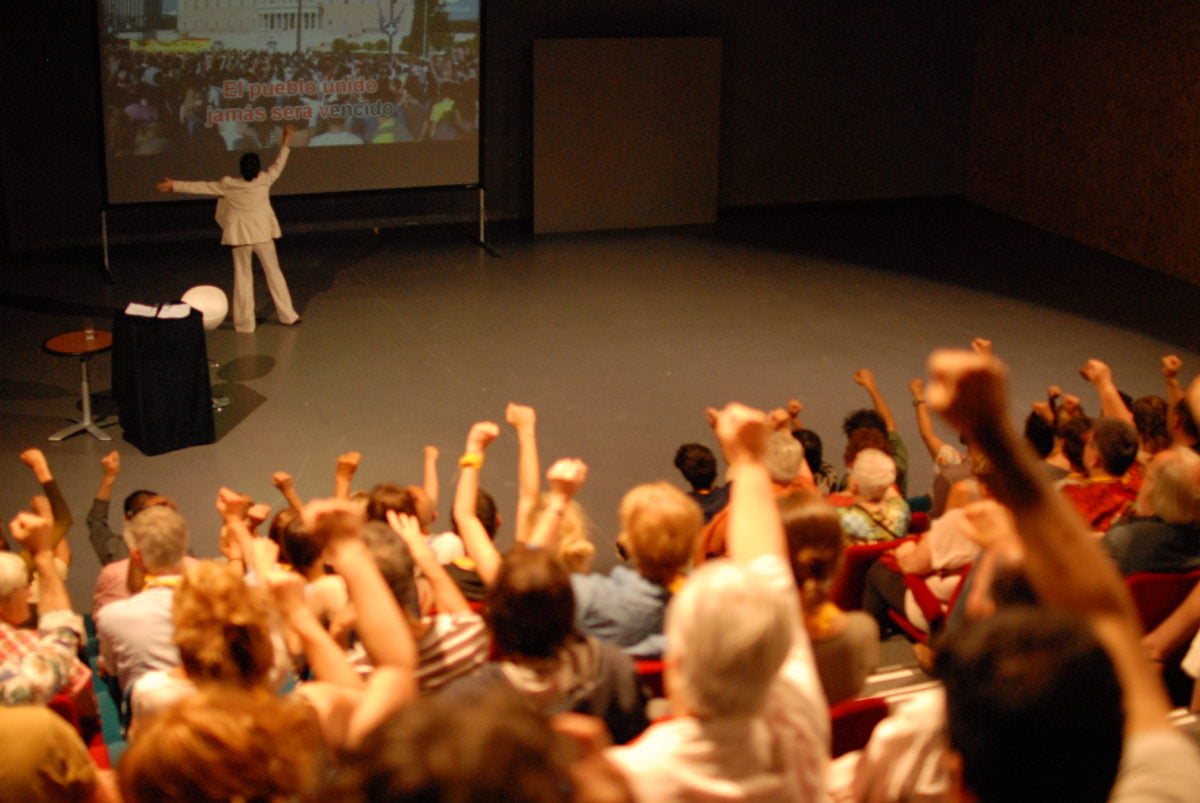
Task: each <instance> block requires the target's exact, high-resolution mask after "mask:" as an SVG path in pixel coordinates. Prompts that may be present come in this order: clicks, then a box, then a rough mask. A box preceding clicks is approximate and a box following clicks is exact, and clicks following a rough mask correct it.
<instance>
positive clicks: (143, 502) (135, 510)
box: [124, 489, 166, 519]
mask: <svg viewBox="0 0 1200 803" xmlns="http://www.w3.org/2000/svg"><path fill="white" fill-rule="evenodd" d="M165 499H166V497H163V496H161V495H159V494H157V493H155V492H154V491H147V490H145V489H140V490H137V491H131V492H130V493H129V495H128V496H126V497H125V504H124V509H125V518H126V519H132V518H133V517H134V516H136V515H137V514H139V513H141V512H142V511H143V510H145V509H146V508H148V507H150V506H151V505H152V504H163V501H162V500H165Z"/></svg>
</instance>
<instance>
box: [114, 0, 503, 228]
mask: <svg viewBox="0 0 1200 803" xmlns="http://www.w3.org/2000/svg"><path fill="white" fill-rule="evenodd" d="M98 19H99V36H100V79H101V80H100V83H101V98H102V102H103V106H104V110H103V124H104V143H105V148H104V155H105V175H106V180H107V194H108V202H109V203H110V204H123V203H136V202H144V201H168V200H179V199H181V198H184V197H186V196H179V195H173V194H166V195H164V194H160V193H158V192H156V191H155V189H154V185H155V183H156V182H158V181H160V180H161V179H163V178H167V177H169V178H172V179H185V180H200V179H217V178H220V177H221V176H223V175H235V174H236V173H237V163H238V158H239V157H240V155H241V154H242V153H245V152H249V151H255V152H259V153H260V155H261V156H262V160H263V163H264V165H265V164H269V163H270V161H271V160H272V159H273V158H274V156H275V153H276V152H277V148H278V145H279V139H280V136H281V135H282V132H283V127H284V126H285V125H287V124H289V123H291V124H294V125H295V126H296V134H295V136H294V138H293V140H292V152H291V157H290V161H289V162H288V167H287V170H286V171H284V174H283V176H282V177H281V178H280V180H279V181H278V182H277V183H276V184H275V185H274V187H273V188H272V191H273V192H274V193H277V194H293V195H294V194H307V193H328V192H351V191H358V190H381V189H398V188H413V187H441V186H473V185H477V184H478V183H479V107H480V104H479V64H480V45H481V39H480V0H99V16H98Z"/></svg>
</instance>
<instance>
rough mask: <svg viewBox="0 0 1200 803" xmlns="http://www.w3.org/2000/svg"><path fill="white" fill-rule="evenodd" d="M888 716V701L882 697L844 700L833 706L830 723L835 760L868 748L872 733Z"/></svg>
mask: <svg viewBox="0 0 1200 803" xmlns="http://www.w3.org/2000/svg"><path fill="white" fill-rule="evenodd" d="M887 715H888V704H887V700H885V699H883V698H882V697H867V698H864V699H860V700H843V701H842V702H840V703H837V704H836V705H831V706H830V707H829V721H830V724H831V726H832V732H833V733H832V736H833V738H832V745H831V747H832V748H833V758H837V757H838V756H840V755H842V754H843V753H849V752H850V751H851V750H862V749H863V748H864V747H866V746H867V741H868V740H870V738H871V732H872V731H874V730H875V726H876V725H878V724H879V723H880V722H881V721H883V719H884V718H886V717H887Z"/></svg>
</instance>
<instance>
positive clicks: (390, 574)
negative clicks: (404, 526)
mask: <svg viewBox="0 0 1200 803" xmlns="http://www.w3.org/2000/svg"><path fill="white" fill-rule="evenodd" d="M362 539H363V541H365V542H366V544H367V549H369V550H370V551H371V556H372V557H373V558H375V563H376V565H377V566H379V572H380V574H382V575H383V579H384V580H385V581H386V582H387V584H388V588H390V589H391V590H392V596H394V597H395V598H396V602H397V603H398V604H399V605H400V609H401V610H403V611H404V612H405V613H406V614H408V615H409V616H411V617H413V618H414V619H415V618H416V617H418V616H420V605H419V602H418V595H417V573H416V568H415V563H414V561H413V556H412V552H411V551H410V550H409V548H408V544H406V543H405V542H404V539H403V538H401V537H400V536H398V535H396V533H394V532H392V528H391V527H389V526H387V525H386V524H384V523H383V522H381V521H368V522H367V523H366V524H364V525H363V528H362Z"/></svg>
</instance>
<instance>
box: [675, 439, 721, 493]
mask: <svg viewBox="0 0 1200 803" xmlns="http://www.w3.org/2000/svg"><path fill="white" fill-rule="evenodd" d="M675 468H677V469H679V471H680V473H682V474H683V478H684V479H685V480H687V481H688V484H689V485H691V486H692V490H695V491H704V490H708V489H709V488H711V487H712V485H713V483H714V482H716V480H717V458H716V456H715V455H713V453H712V449H709V448H708V447H707V446H705V445H704V444H701V443H685V444H683V445H682V446H680V447H679V449H677V450H676V451H675Z"/></svg>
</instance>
